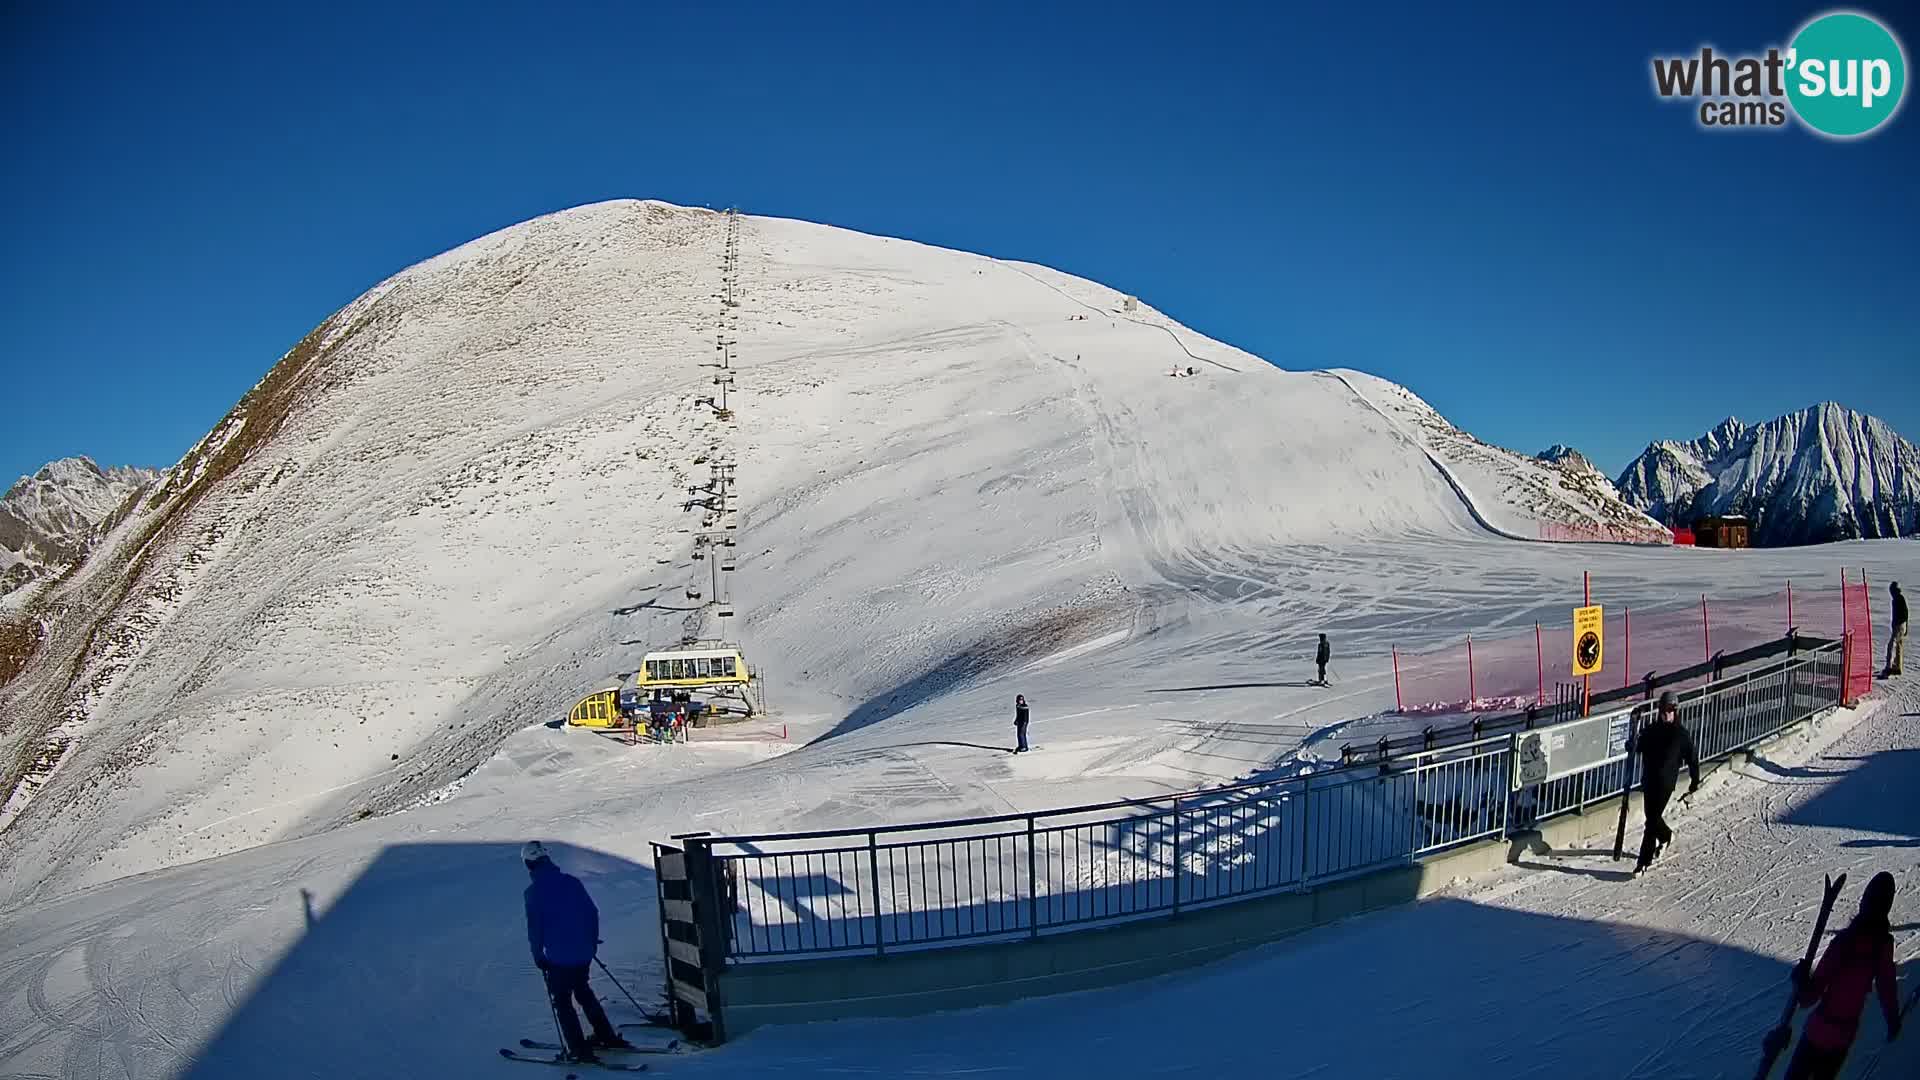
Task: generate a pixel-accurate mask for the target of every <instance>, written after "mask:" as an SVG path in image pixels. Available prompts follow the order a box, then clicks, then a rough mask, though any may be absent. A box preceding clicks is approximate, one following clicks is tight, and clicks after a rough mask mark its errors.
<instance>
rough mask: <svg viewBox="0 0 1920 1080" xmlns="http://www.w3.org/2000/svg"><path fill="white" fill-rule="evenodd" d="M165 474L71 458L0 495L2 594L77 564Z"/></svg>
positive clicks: (0, 594)
mask: <svg viewBox="0 0 1920 1080" xmlns="http://www.w3.org/2000/svg"><path fill="white" fill-rule="evenodd" d="M159 475H160V474H159V472H158V471H156V470H154V469H142V468H109V469H102V468H101V467H100V466H98V465H96V464H94V463H93V461H92V459H90V458H85V457H70V458H61V459H60V460H58V461H54V462H49V463H48V464H47V465H45V466H43V467H42V468H41V469H40V471H38V472H36V473H34V474H33V475H32V476H23V477H21V478H20V480H19V482H17V483H15V484H14V485H13V486H12V487H11V488H9V489H7V493H6V495H5V496H4V497H0V596H5V595H6V594H8V593H10V592H13V591H14V590H16V589H18V588H20V587H21V586H22V585H25V584H27V583H28V582H30V581H36V580H39V579H41V578H45V577H52V576H57V575H58V574H59V573H60V572H61V571H63V570H65V569H66V568H67V567H69V566H71V565H73V563H74V562H75V561H76V560H78V559H79V558H80V557H81V556H82V555H85V554H86V552H87V548H88V547H89V546H90V545H91V543H92V542H93V538H94V534H95V532H96V530H97V529H98V527H99V526H100V524H101V523H102V522H104V521H106V520H107V518H109V517H110V516H112V514H113V513H114V512H115V511H116V510H118V509H120V506H121V504H123V503H125V502H126V500H127V497H128V496H129V495H131V494H133V493H134V492H135V491H137V490H139V489H140V488H141V487H144V486H145V485H147V484H149V483H152V482H153V481H154V480H155V479H156V478H157V477H158V476H159Z"/></svg>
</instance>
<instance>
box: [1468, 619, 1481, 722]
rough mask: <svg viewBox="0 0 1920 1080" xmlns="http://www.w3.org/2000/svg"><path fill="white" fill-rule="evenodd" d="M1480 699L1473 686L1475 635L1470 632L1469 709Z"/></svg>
mask: <svg viewBox="0 0 1920 1080" xmlns="http://www.w3.org/2000/svg"><path fill="white" fill-rule="evenodd" d="M1479 699H1480V695H1479V694H1477V693H1475V692H1474V688H1473V635H1472V634H1468V635H1467V708H1469V709H1471V708H1473V703H1474V702H1475V701H1478V700H1479Z"/></svg>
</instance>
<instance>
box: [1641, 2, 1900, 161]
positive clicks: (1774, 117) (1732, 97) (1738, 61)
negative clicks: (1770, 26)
mask: <svg viewBox="0 0 1920 1080" xmlns="http://www.w3.org/2000/svg"><path fill="white" fill-rule="evenodd" d="M1653 89H1654V92H1655V93H1657V94H1658V95H1659V96H1660V97H1662V98H1666V99H1672V98H1693V99H1698V100H1699V102H1700V104H1699V111H1698V113H1697V115H1698V117H1699V121H1700V126H1702V127H1706V128H1715V129H1719V128H1762V127H1775V128H1777V127H1783V126H1785V125H1786V123H1787V118H1788V117H1789V116H1794V117H1798V118H1799V120H1800V122H1801V123H1802V124H1805V125H1806V126H1807V128H1808V129H1809V130H1811V131H1813V132H1815V133H1816V134H1819V135H1824V136H1826V137H1828V138H1834V139H1851V138H1855V137H1858V136H1861V135H1866V134H1869V133H1871V132H1873V131H1876V130H1879V129H1880V128H1882V127H1884V126H1886V123H1887V121H1889V120H1891V119H1893V114H1894V113H1896V112H1898V111H1899V110H1900V101H1901V99H1902V98H1903V97H1905V96H1906V89H1907V56H1906V53H1905V52H1904V51H1902V49H1901V48H1900V41H1899V39H1898V38H1895V37H1894V36H1893V31H1891V30H1889V29H1888V28H1887V27H1886V25H1885V24H1883V23H1881V22H1880V20H1878V19H1875V18H1874V17H1873V16H1871V15H1862V14H1860V13H1859V12H1855V11H1831V12H1828V13H1827V14H1825V15H1819V16H1816V17H1815V18H1813V19H1812V20H1810V21H1809V22H1808V23H1807V24H1806V25H1805V26H1802V27H1801V28H1800V29H1799V31H1798V32H1797V33H1795V34H1794V35H1793V42H1792V44H1790V45H1788V46H1787V48H1786V50H1785V51H1784V52H1783V51H1782V50H1780V49H1778V48H1769V49H1768V50H1767V51H1766V53H1765V54H1764V55H1757V56H1723V55H1720V54H1718V53H1716V52H1714V51H1713V49H1712V48H1710V47H1707V48H1702V49H1701V50H1700V52H1699V54H1698V55H1694V56H1671V57H1655V58H1654V60H1653Z"/></svg>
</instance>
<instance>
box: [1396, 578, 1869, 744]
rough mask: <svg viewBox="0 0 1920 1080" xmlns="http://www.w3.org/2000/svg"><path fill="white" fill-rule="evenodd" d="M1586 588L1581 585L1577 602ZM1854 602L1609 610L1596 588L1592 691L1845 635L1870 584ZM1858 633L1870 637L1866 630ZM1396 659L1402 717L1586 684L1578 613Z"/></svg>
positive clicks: (1827, 590)
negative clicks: (1764, 647)
mask: <svg viewBox="0 0 1920 1080" xmlns="http://www.w3.org/2000/svg"><path fill="white" fill-rule="evenodd" d="M1578 587H1579V586H1578V583H1577V582H1576V583H1575V591H1574V594H1575V596H1578V595H1579V593H1578ZM1848 597H1849V602H1848V605H1847V610H1846V611H1845V612H1844V613H1843V611H1842V604H1841V592H1840V589H1839V588H1838V587H1837V583H1835V582H1827V583H1824V587H1822V588H1812V587H1807V586H1804V585H1794V584H1791V583H1782V587H1781V588H1780V589H1779V590H1777V591H1775V592H1772V593H1766V594H1762V595H1759V596H1744V597H1738V598H1724V597H1713V596H1699V595H1695V596H1692V597H1679V596H1676V597H1673V598H1672V599H1670V600H1667V601H1665V602H1663V603H1660V604H1658V605H1651V606H1647V607H1643V608H1637V609H1636V608H1631V607H1628V606H1626V605H1624V604H1609V603H1607V599H1606V597H1605V596H1604V595H1603V590H1602V587H1601V583H1600V582H1597V581H1596V582H1595V583H1594V589H1593V602H1594V603H1595V604H1599V605H1601V606H1602V608H1603V609H1604V611H1603V615H1602V622H1603V626H1604V639H1605V655H1604V657H1603V660H1602V665H1601V670H1600V673H1599V674H1597V675H1594V676H1593V682H1592V687H1593V690H1594V691H1595V692H1598V691H1600V690H1604V689H1613V688H1616V687H1621V686H1626V685H1628V684H1631V683H1635V682H1640V681H1643V680H1645V678H1646V677H1647V676H1648V675H1649V674H1652V673H1661V672H1672V671H1678V670H1681V669H1683V668H1689V667H1692V666H1694V665H1696V664H1701V663H1706V662H1710V661H1712V659H1713V658H1714V657H1715V656H1716V655H1723V656H1730V655H1732V654H1734V653H1737V652H1740V651H1741V650H1743V649H1748V648H1751V647H1753V646H1756V645H1761V644H1764V643H1766V642H1769V641H1777V640H1779V639H1780V638H1782V637H1785V636H1786V634H1787V631H1788V630H1789V629H1797V630H1798V631H1799V632H1800V633H1801V634H1803V635H1806V636H1809V637H1819V638H1839V637H1840V635H1841V634H1842V633H1843V632H1844V631H1845V630H1846V629H1847V628H1848V627H1850V626H1854V625H1856V624H1855V622H1854V620H1859V619H1862V618H1864V617H1863V616H1861V615H1857V614H1855V613H1854V610H1853V609H1855V608H1858V609H1861V610H1864V608H1865V601H1864V597H1863V595H1862V593H1861V586H1859V585H1858V584H1855V585H1854V586H1852V588H1851V589H1850V591H1849V593H1848ZM1843 614H1844V615H1845V618H1844V619H1843ZM1858 636H1859V637H1860V638H1861V639H1865V638H1866V637H1867V634H1866V632H1865V630H1864V628H1863V629H1862V630H1861V632H1860V633H1859V634H1858ZM1854 647H1855V648H1856V649H1859V648H1861V646H1860V645H1858V644H1856V645H1855V646H1854ZM1861 655H1862V656H1865V653H1862V654H1861ZM1396 660H1397V664H1398V668H1397V670H1398V680H1397V682H1396V688H1397V690H1398V693H1399V698H1398V700H1399V702H1400V711H1401V712H1403V713H1406V714H1410V715H1425V714H1442V713H1460V712H1477V711H1488V710H1506V709H1514V708H1524V707H1526V706H1528V705H1532V704H1536V703H1542V704H1544V703H1546V702H1551V701H1553V700H1555V695H1556V686H1557V685H1558V684H1561V683H1576V682H1578V681H1579V678H1578V677H1577V676H1575V675H1574V673H1573V626H1572V620H1571V611H1569V618H1567V619H1565V620H1560V621H1556V622H1555V623H1554V624H1553V625H1551V626H1549V625H1547V624H1545V623H1542V624H1541V625H1540V626H1538V627H1534V626H1528V627H1527V628H1526V630H1524V631H1522V632H1520V633H1515V632H1514V631H1513V630H1512V629H1511V628H1503V629H1501V630H1499V631H1495V632H1492V633H1489V634H1488V635H1486V636H1481V635H1479V634H1475V635H1474V636H1473V637H1472V638H1471V640H1468V639H1464V638H1463V639H1462V640H1460V641H1458V642H1456V643H1453V644H1450V645H1447V646H1444V647H1442V648H1439V649H1434V650H1429V651H1426V652H1421V653H1417V654H1415V653H1409V652H1399V653H1397V655H1396ZM1862 670H1864V668H1862ZM1855 677H1856V678H1858V677H1859V676H1857V675H1856V676H1855ZM1707 678H1708V676H1702V677H1701V679H1700V680H1699V681H1703V682H1704V681H1706V679H1707Z"/></svg>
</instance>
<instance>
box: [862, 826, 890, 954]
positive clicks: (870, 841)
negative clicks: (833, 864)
mask: <svg viewBox="0 0 1920 1080" xmlns="http://www.w3.org/2000/svg"><path fill="white" fill-rule="evenodd" d="M889 865H891V864H889ZM867 869H868V870H870V871H871V872H872V873H871V874H870V877H871V878H872V881H873V951H874V955H876V956H885V955H887V939H886V935H885V934H884V933H882V932H881V929H880V925H881V924H880V841H879V838H878V837H876V836H875V835H874V834H873V833H868V834H867Z"/></svg>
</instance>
